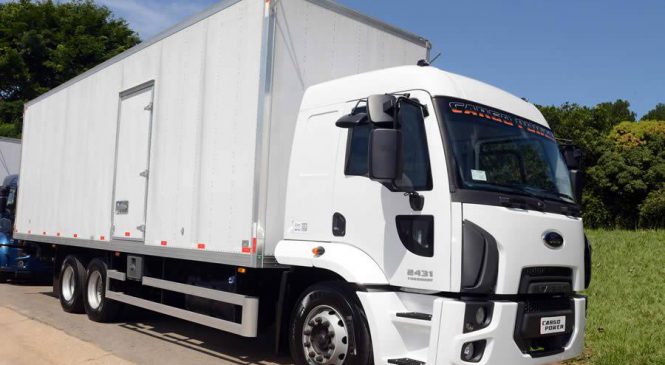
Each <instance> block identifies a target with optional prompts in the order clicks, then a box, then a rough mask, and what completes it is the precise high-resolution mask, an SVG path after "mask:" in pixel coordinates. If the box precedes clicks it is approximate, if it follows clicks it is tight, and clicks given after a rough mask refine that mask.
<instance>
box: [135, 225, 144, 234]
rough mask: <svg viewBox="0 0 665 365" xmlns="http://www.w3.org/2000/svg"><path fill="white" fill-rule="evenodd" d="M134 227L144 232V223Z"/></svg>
mask: <svg viewBox="0 0 665 365" xmlns="http://www.w3.org/2000/svg"><path fill="white" fill-rule="evenodd" d="M136 229H137V230H139V231H141V232H143V233H145V224H142V225H140V226H138V227H136Z"/></svg>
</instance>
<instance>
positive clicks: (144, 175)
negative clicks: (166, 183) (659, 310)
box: [139, 170, 150, 177]
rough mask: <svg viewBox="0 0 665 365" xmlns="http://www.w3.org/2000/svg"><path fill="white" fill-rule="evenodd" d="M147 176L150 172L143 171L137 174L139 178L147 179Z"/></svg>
mask: <svg viewBox="0 0 665 365" xmlns="http://www.w3.org/2000/svg"><path fill="white" fill-rule="evenodd" d="M148 175H150V171H149V170H145V171H143V172H141V173H140V174H139V176H141V177H148Z"/></svg>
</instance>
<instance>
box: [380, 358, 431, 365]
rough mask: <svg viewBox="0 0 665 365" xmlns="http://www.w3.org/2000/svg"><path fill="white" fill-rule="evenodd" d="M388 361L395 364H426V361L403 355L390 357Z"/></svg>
mask: <svg viewBox="0 0 665 365" xmlns="http://www.w3.org/2000/svg"><path fill="white" fill-rule="evenodd" d="M388 363H389V364H395V365H425V362H424V361H419V360H414V359H409V358H408V357H403V358H401V359H388Z"/></svg>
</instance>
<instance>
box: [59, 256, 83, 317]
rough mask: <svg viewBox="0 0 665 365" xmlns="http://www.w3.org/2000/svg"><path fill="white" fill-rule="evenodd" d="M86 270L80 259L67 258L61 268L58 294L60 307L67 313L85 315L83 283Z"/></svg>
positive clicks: (74, 257)
mask: <svg viewBox="0 0 665 365" xmlns="http://www.w3.org/2000/svg"><path fill="white" fill-rule="evenodd" d="M84 282H85V268H84V267H83V264H82V263H81V261H80V260H79V259H78V257H76V256H73V255H69V256H67V257H65V260H64V261H63V262H62V266H61V267H60V280H59V285H58V292H59V294H60V295H59V297H60V305H61V306H62V309H63V310H64V311H65V312H68V313H83V283H84Z"/></svg>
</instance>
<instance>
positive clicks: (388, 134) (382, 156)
mask: <svg viewBox="0 0 665 365" xmlns="http://www.w3.org/2000/svg"><path fill="white" fill-rule="evenodd" d="M402 167H403V166H402V131H400V130H397V129H384V128H379V129H373V130H372V132H371V133H370V135H369V178H370V179H371V180H374V181H379V182H392V181H393V180H395V179H397V178H399V177H401V176H402Z"/></svg>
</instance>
